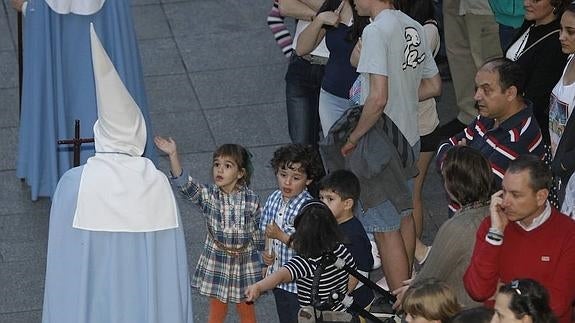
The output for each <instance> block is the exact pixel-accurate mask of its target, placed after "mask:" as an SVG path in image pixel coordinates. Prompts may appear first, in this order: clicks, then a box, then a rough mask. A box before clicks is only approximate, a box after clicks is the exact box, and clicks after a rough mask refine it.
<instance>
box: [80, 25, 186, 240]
mask: <svg viewBox="0 0 575 323" xmlns="http://www.w3.org/2000/svg"><path fill="white" fill-rule="evenodd" d="M90 36H91V44H92V64H93V67H94V81H95V85H96V98H97V104H98V120H97V121H96V123H95V124H94V142H95V146H96V156H94V157H91V158H89V159H88V161H87V163H86V165H84V170H83V172H82V178H81V180H80V188H79V192H78V200H77V204H76V212H75V215H74V223H73V227H75V228H78V229H84V230H90V231H110V232H150V231H158V230H165V229H171V228H175V227H177V226H178V209H177V205H176V200H175V198H174V194H173V192H172V188H171V186H170V183H169V181H168V179H167V178H166V176H165V175H164V174H163V173H162V172H160V171H158V170H157V169H156V167H155V166H154V164H153V163H152V162H151V161H150V160H149V159H147V158H145V157H140V156H141V155H142V154H143V152H144V148H145V146H146V124H145V121H144V118H143V116H142V113H141V112H140V108H139V107H138V105H137V104H136V102H135V101H134V99H133V98H132V96H131V95H130V93H129V92H128V90H127V89H126V87H125V86H124V84H123V82H122V80H121V79H120V76H119V75H118V73H117V72H116V69H115V68H114V66H113V65H112V62H111V60H110V58H109V57H108V55H107V54H106V51H105V50H104V48H103V47H102V44H101V43H100V40H99V39H98V36H97V35H96V32H95V30H94V27H93V26H92V25H90Z"/></svg>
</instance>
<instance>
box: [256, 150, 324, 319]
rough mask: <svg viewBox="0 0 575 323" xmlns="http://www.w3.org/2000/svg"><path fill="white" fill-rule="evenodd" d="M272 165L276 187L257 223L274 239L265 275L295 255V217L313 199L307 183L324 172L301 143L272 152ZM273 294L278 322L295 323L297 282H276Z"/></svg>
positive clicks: (315, 154)
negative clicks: (292, 238)
mask: <svg viewBox="0 0 575 323" xmlns="http://www.w3.org/2000/svg"><path fill="white" fill-rule="evenodd" d="M271 166H272V168H273V170H274V172H275V174H276V179H277V182H278V189H277V190H276V191H275V192H273V193H272V194H271V195H270V196H269V197H268V199H267V201H266V204H265V205H264V208H263V211H262V220H261V224H260V225H261V229H262V230H265V234H266V237H267V238H269V239H273V240H271V241H270V243H269V246H268V247H267V248H266V249H267V250H266V252H265V253H264V254H263V260H264V262H265V264H266V265H268V267H267V269H266V270H265V273H264V274H267V275H270V274H273V273H274V272H276V271H278V270H279V269H280V268H281V266H282V265H284V264H285V263H287V262H288V261H289V260H290V259H291V258H293V257H294V256H295V252H294V250H293V249H292V248H290V247H289V246H288V243H289V239H290V236H291V235H292V234H293V233H294V232H295V228H294V220H295V218H296V216H297V214H298V212H299V211H300V208H301V206H302V205H303V204H304V202H306V201H308V200H310V199H312V196H311V194H310V193H309V192H308V190H307V186H309V185H310V184H311V183H312V182H314V181H316V180H318V179H319V177H320V176H321V174H322V172H323V168H322V165H321V162H320V159H319V156H318V154H317V152H316V151H315V150H314V149H313V148H312V147H311V146H305V145H301V144H289V145H286V146H283V147H280V148H279V149H278V150H276V151H275V152H274V156H273V158H272V160H271ZM274 287H275V286H274ZM273 294H274V298H275V301H276V309H277V313H278V317H279V320H280V323H293V322H296V321H297V312H298V311H299V303H298V298H297V287H296V284H295V283H293V282H292V283H290V282H285V283H282V284H279V285H278V286H277V287H276V288H274V290H273Z"/></svg>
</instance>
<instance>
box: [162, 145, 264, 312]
mask: <svg viewBox="0 0 575 323" xmlns="http://www.w3.org/2000/svg"><path fill="white" fill-rule="evenodd" d="M154 142H155V144H156V146H157V147H158V148H159V149H160V150H161V151H163V152H165V153H166V154H168V156H169V158H170V168H171V171H170V172H171V174H172V177H171V180H172V182H173V183H174V185H175V186H176V187H177V188H178V189H179V191H180V193H181V194H182V196H183V197H184V198H186V199H188V200H190V201H191V202H192V203H194V204H196V205H197V206H198V207H199V208H200V209H201V211H202V213H203V214H204V217H205V219H206V226H207V228H208V234H207V236H206V241H205V243H204V250H203V251H202V254H201V255H200V259H199V260H198V264H197V266H196V271H195V273H194V277H193V279H192V286H193V287H194V288H196V289H197V291H198V292H199V293H200V294H201V295H204V296H208V297H209V298H210V311H209V316H208V320H207V322H209V323H223V322H224V321H225V318H226V315H227V310H228V303H236V309H237V311H238V314H239V316H240V322H241V323H255V322H256V315H255V309H254V306H253V305H252V304H247V303H245V302H243V291H244V290H245V288H246V287H247V286H249V285H251V284H253V283H254V282H256V281H258V280H259V279H260V278H261V270H262V267H263V264H262V263H261V258H260V253H261V252H262V251H263V249H264V239H263V234H262V232H261V231H260V223H259V220H260V200H259V196H258V195H257V194H256V193H255V192H254V191H252V190H251V189H250V188H249V187H248V186H249V184H250V179H251V175H252V173H253V167H252V163H251V154H250V153H249V152H248V151H247V149H245V148H244V147H242V146H240V145H236V144H224V145H222V146H220V147H218V149H216V151H215V152H214V153H213V157H212V176H213V180H214V184H201V183H198V182H197V180H196V179H195V178H193V177H191V176H189V174H188V173H187V172H184V171H183V169H182V166H181V163H180V158H179V156H178V151H177V146H176V142H175V141H174V140H173V139H172V138H162V137H156V138H154Z"/></svg>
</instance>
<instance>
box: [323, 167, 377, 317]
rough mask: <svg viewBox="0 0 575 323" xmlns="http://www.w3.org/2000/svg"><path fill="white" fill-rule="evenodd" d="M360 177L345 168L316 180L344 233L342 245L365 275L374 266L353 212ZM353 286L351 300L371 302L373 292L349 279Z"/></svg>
mask: <svg viewBox="0 0 575 323" xmlns="http://www.w3.org/2000/svg"><path fill="white" fill-rule="evenodd" d="M360 190H361V188H360V185H359V179H358V178H357V176H355V174H354V173H352V172H350V171H348V170H344V169H341V170H336V171H334V172H332V173H329V174H328V175H326V176H325V177H324V178H322V180H321V181H320V182H319V198H320V200H321V201H322V202H324V203H325V204H326V205H327V206H328V207H329V209H330V210H331V212H332V213H333V216H334V217H335V220H336V221H337V223H338V226H339V228H340V230H341V232H342V233H343V236H344V245H345V247H346V248H347V249H348V250H349V251H350V252H351V255H352V256H353V259H354V260H355V263H356V264H357V270H358V271H359V272H360V273H361V274H363V275H364V276H365V277H368V273H369V271H371V269H372V268H373V255H372V253H371V243H370V242H369V238H368V237H367V233H366V232H365V229H364V228H363V225H362V224H361V222H360V221H359V219H357V218H356V217H355V216H354V215H353V214H354V210H355V209H356V207H357V205H358V202H359V194H360ZM352 281H353V283H352V284H353V285H354V287H355V288H354V289H353V291H352V292H351V293H350V295H351V296H352V297H353V300H354V303H355V304H356V305H358V306H360V307H362V308H367V307H368V306H369V305H370V304H371V302H372V301H373V298H374V294H373V291H372V290H371V289H370V288H369V287H367V286H365V285H363V284H362V283H358V284H357V285H356V286H355V284H356V283H357V280H356V279H355V278H352Z"/></svg>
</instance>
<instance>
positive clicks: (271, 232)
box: [266, 222, 284, 241]
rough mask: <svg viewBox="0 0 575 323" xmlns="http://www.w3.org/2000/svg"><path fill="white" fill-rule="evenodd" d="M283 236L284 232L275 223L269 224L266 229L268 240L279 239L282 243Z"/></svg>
mask: <svg viewBox="0 0 575 323" xmlns="http://www.w3.org/2000/svg"><path fill="white" fill-rule="evenodd" d="M283 234H284V232H283V231H282V229H280V227H279V226H278V225H277V224H276V223H275V222H272V223H270V224H268V225H267V227H266V238H270V239H278V240H280V241H281V240H282V239H281V237H282V236H283Z"/></svg>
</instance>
